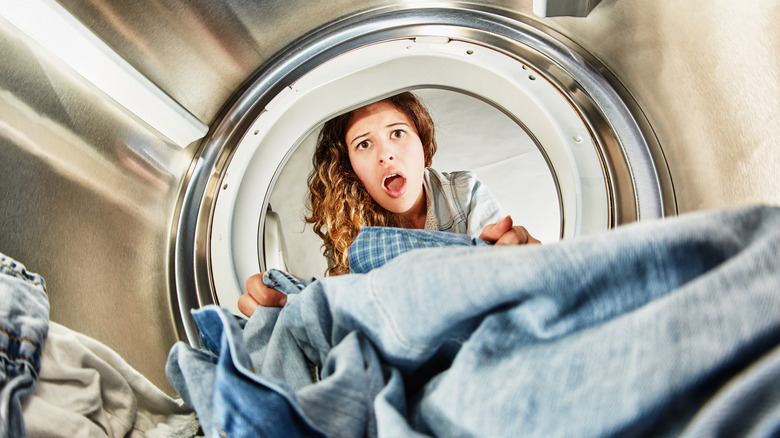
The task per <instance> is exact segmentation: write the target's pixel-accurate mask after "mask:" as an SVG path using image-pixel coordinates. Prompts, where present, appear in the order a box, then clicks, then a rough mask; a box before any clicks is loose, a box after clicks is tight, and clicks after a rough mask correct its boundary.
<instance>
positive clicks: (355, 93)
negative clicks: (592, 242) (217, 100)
mask: <svg viewBox="0 0 780 438" xmlns="http://www.w3.org/2000/svg"><path fill="white" fill-rule="evenodd" d="M521 18H522V17H505V16H502V15H497V14H494V13H490V12H484V11H476V10H471V9H453V8H447V9H436V8H427V9H409V10H401V11H398V10H394V11H389V12H388V11H375V12H371V13H367V14H366V15H364V16H356V17H351V18H349V19H346V20H344V21H343V22H340V23H337V24H335V25H333V26H331V27H329V28H327V29H323V30H321V31H319V32H317V33H315V34H313V35H311V36H309V37H307V38H304V40H303V41H302V42H301V43H299V44H298V45H296V46H295V47H292V48H291V49H290V50H288V51H285V53H283V54H281V55H280V56H279V58H277V59H276V60H275V61H274V62H272V63H270V64H269V65H268V66H266V67H264V68H263V69H261V71H260V72H259V74H258V77H257V78H256V79H255V80H254V81H253V82H251V83H250V84H249V85H248V87H247V88H246V90H245V91H244V92H243V93H242V94H241V95H240V96H238V98H237V99H236V101H235V103H234V104H233V106H232V107H231V108H230V109H229V110H228V111H227V112H226V114H225V116H224V118H223V119H222V120H221V121H220V122H219V123H218V124H216V125H215V126H214V127H212V134H211V137H209V138H208V139H207V140H206V141H205V143H204V145H203V148H202V154H201V155H200V157H199V160H198V162H197V163H196V166H195V168H194V170H193V175H192V178H191V180H190V182H189V185H188V187H187V189H186V190H185V193H184V196H183V200H182V214H181V216H180V218H179V222H178V224H177V228H176V234H177V236H176V243H175V248H174V249H175V253H174V260H175V263H174V269H175V280H176V285H175V286H176V292H177V300H176V301H177V302H178V303H179V305H180V310H181V317H182V321H181V322H182V324H183V326H184V330H185V331H186V334H187V336H188V337H189V339H190V342H191V343H192V342H197V338H196V336H195V333H196V328H195V327H194V324H192V323H191V321H190V317H189V309H190V308H193V307H198V306H201V305H203V304H207V303H218V304H220V305H222V306H225V307H227V308H229V309H231V310H232V311H233V312H234V313H236V314H238V311H237V307H236V302H237V299H238V297H239V296H240V294H241V293H243V292H242V290H243V283H244V281H245V280H246V278H248V277H249V276H251V275H253V274H255V273H257V272H260V271H262V270H264V269H266V268H267V267H269V266H271V267H274V266H275V267H288V266H292V264H293V262H291V261H290V259H289V257H290V254H289V251H288V250H284V251H283V250H282V248H285V247H286V246H287V245H286V243H288V241H290V240H291V239H292V238H291V237H290V236H291V234H290V233H291V232H296V231H297V232H300V231H301V228H298V229H297V230H287V228H295V227H293V226H289V227H288V225H287V223H286V222H285V221H286V220H288V219H289V218H288V219H285V218H283V217H282V216H285V215H289V214H292V215H295V213H294V212H293V213H289V214H288V212H283V211H282V209H281V205H280V204H284V203H285V202H284V201H285V200H286V198H287V197H288V196H296V197H298V199H296V200H295V201H294V203H298V205H299V206H300V207H301V208H302V207H303V202H304V199H303V197H300V194H299V195H288V194H282V193H283V191H281V192H278V193H277V191H276V190H275V189H274V188H275V187H276V186H280V185H284V186H285V187H287V186H288V185H289V187H292V185H290V182H289V178H290V174H292V175H294V178H297V179H298V180H305V178H306V176H307V175H308V167H307V170H304V171H301V170H300V169H301V167H300V166H298V167H294V165H293V164H294V163H300V162H302V161H303V162H306V161H309V159H308V157H307V155H309V156H310V152H306V148H307V147H309V146H307V145H308V144H310V143H311V141H312V137H313V136H316V133H317V131H318V129H319V127H320V126H321V124H322V123H323V122H324V121H326V120H328V119H330V118H331V117H333V116H335V115H337V114H340V113H343V112H346V111H349V110H351V109H354V108H357V107H360V106H362V105H364V104H366V103H369V102H372V101H375V100H378V99H381V98H383V97H387V96H390V95H392V94H396V93H398V92H400V91H405V90H413V91H415V92H416V93H418V95H419V96H420V97H422V98H423V100H424V101H425V102H426V104H427V105H428V106H429V109H431V110H432V113H433V116H434V118H436V117H437V116H436V106H437V105H438V104H437V103H436V102H437V101H440V100H441V101H446V100H447V99H450V100H452V101H457V102H459V104H461V105H463V106H464V108H470V109H469V110H467V111H475V109H474V108H480V109H482V110H487V111H488V112H490V113H492V114H493V115H496V114H497V115H499V117H498V118H496V119H495V120H502V122H500V123H503V125H505V126H509V127H511V129H513V130H514V131H512V132H509V133H504V134H501V135H506V136H510V137H511V136H514V137H515V138H520V139H521V140H520V141H519V143H523V144H525V145H526V147H527V150H530V151H533V153H527V154H525V156H523V154H520V156H519V157H509V156H506V157H500V156H499V155H500V153H499V152H498V151H499V148H495V149H491V148H490V145H489V144H484V143H491V142H492V141H493V140H487V139H485V141H483V142H482V143H483V144H479V145H473V149H474V150H475V151H478V154H479V155H481V156H483V157H491V158H492V159H493V160H494V161H495V162H500V163H502V165H504V166H505V167H508V168H509V169H510V170H512V169H514V170H516V171H515V172H512V171H506V172H503V173H504V174H506V175H513V176H522V175H528V174H533V173H536V174H538V175H539V179H538V181H537V183H535V184H529V183H528V182H517V181H511V182H493V181H490V175H485V174H482V172H481V173H480V174H479V176H480V177H481V178H483V179H485V180H487V181H486V182H487V183H488V186H489V187H490V188H491V189H492V190H493V191H494V192H495V191H499V192H500V191H502V190H503V189H504V186H505V185H506V187H507V188H508V192H509V193H510V194H509V195H508V196H510V197H511V193H512V191H513V190H514V189H517V190H516V191H517V192H521V191H522V189H523V188H527V187H528V186H532V187H534V189H533V190H537V191H538V194H539V195H540V197H541V198H543V199H544V200H543V201H538V202H534V206H530V207H527V208H525V209H522V208H521V209H519V210H521V211H514V209H513V208H512V207H508V208H509V209H510V211H511V213H512V214H513V215H517V217H516V219H518V220H517V221H518V222H519V223H523V224H524V225H530V224H532V223H533V222H538V223H544V226H543V227H541V226H540V227H539V228H538V230H537V229H534V228H531V230H532V233H534V234H535V235H538V236H539V237H541V238H542V240H543V241H544V242H548V243H549V242H552V241H555V240H558V239H561V238H563V239H566V238H570V237H574V236H578V235H582V234H588V233H593V232H599V231H603V230H606V229H609V228H611V227H613V226H615V225H617V224H620V223H624V222H630V221H634V220H639V219H644V218H653V217H660V216H663V215H664V213H665V212H667V211H672V210H673V204H672V203H670V197H669V196H667V195H668V193H669V191H670V190H671V184H670V183H669V182H668V181H667V180H666V179H665V173H664V172H663V170H664V169H665V164H664V163H662V164H663V167H662V168H661V169H662V171H661V172H659V170H658V167H656V161H657V159H656V158H657V157H662V155H660V149H658V148H657V145H655V143H654V137H653V135H652V131H648V128H647V125H646V123H645V122H644V121H643V120H642V119H638V118H637V117H636V116H635V113H636V111H634V112H632V110H631V105H632V103H631V102H630V101H626V100H624V97H625V96H627V94H626V93H622V92H621V90H620V89H619V88H616V87H617V85H616V84H614V83H613V82H611V81H609V80H607V78H605V77H604V76H603V75H602V73H600V71H603V69H601V68H600V67H597V66H594V64H593V63H592V62H591V61H589V60H587V59H586V58H585V57H584V56H583V55H580V54H579V52H578V51H577V50H579V48H576V47H573V45H567V44H570V43H567V44H564V42H562V41H561V40H560V39H557V38H552V37H551V36H550V35H548V34H545V33H544V32H542V31H540V30H539V29H537V28H536V27H533V26H531V25H530V24H529V23H526V22H523V21H520V20H521ZM573 48H576V49H577V50H573ZM637 114H641V113H637ZM443 117H444V120H445V121H444V122H442V121H441V120H438V122H439V123H440V124H443V125H446V124H447V122H446V117H447V116H446V115H445V116H443ZM461 124H462V122H461ZM439 128H442V129H443V128H444V126H440V127H439ZM461 128H463V126H461ZM441 132H442V133H445V132H446V129H443V130H442V131H441ZM474 132H478V131H476V130H475V131H474ZM477 135H478V136H479V134H477ZM475 142H476V143H480V142H479V140H475ZM446 143H447V142H446V141H445V140H444V139H441V140H440V150H439V152H437V156H436V157H435V158H434V167H438V168H439V170H445V171H446V170H456V168H452V169H449V168H442V166H444V167H448V166H447V165H442V164H440V163H439V162H437V161H435V160H436V159H437V158H441V159H443V160H445V161H446V160H447V159H448V158H447V154H446V153H442V151H444V150H446V147H447V146H446ZM491 154H495V155H491ZM456 155H458V154H456ZM513 160H519V161H524V160H527V162H528V163H535V167H534V170H533V171H529V170H528V169H522V166H519V165H516V164H514V163H513ZM288 163H289V165H290V166H291V167H290V169H297V170H288V171H285V169H286V166H287V165H288ZM452 165H453V166H456V167H460V166H461V164H460V163H457V162H454V163H452ZM457 170H469V168H468V167H467V168H465V169H463V168H461V169H457ZM301 173H303V175H301ZM488 173H490V172H488ZM304 184H305V183H304ZM520 184H522V185H523V186H525V187H514V185H520ZM304 194H305V188H304ZM280 198H281V199H280ZM287 200H288V199H287ZM514 200H517V199H514ZM502 202H504V203H506V204H512V203H513V199H508V200H503V199H502ZM535 206H538V209H536V210H535V209H534V207H535ZM670 206H671V207H670ZM293 209H294V208H293ZM269 212H270V213H269ZM280 213H283V215H282V216H280ZM534 213H539V214H538V215H535V214H534ZM298 214H300V213H298ZM297 220H298V221H300V216H299V217H298V218H297ZM299 223H300V224H301V227H302V221H301V222H299ZM280 224H281V225H280ZM280 228H281V230H282V231H278V230H279V229H280ZM307 231H308V232H309V233H310V234H311V235H312V236H314V234H313V232H312V231H311V230H310V229H308V230H307ZM314 239H316V240H315V242H317V243H315V245H314V247H313V248H312V249H310V250H306V251H307V252H308V253H307V256H309V257H313V258H317V257H322V256H321V255H320V254H321V251H320V250H319V242H318V238H316V236H314ZM312 251H316V252H315V255H312V254H311V252H312ZM295 257H296V262H297V261H298V260H299V259H298V257H299V255H296V256H295ZM323 270H324V269H323ZM291 272H292V271H291ZM292 273H293V274H299V273H297V272H292ZM309 274H312V272H306V273H300V274H299V275H309ZM313 274H315V275H316V272H314V273H313ZM320 274H321V272H320Z"/></svg>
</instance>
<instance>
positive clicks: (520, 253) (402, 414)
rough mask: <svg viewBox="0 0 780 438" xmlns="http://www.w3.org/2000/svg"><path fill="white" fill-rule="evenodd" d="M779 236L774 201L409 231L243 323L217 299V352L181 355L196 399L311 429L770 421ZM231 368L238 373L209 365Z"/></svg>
mask: <svg viewBox="0 0 780 438" xmlns="http://www.w3.org/2000/svg"><path fill="white" fill-rule="evenodd" d="M778 254H780V209H778V208H769V207H755V208H741V209H732V210H726V211H719V212H707V213H697V214H691V215H686V216H681V217H678V218H673V219H667V220H664V221H657V222H645V223H641V224H634V225H629V226H625V227H621V228H619V229H617V230H614V231H610V232H608V233H604V234H601V235H597V236H591V237H587V238H580V239H575V240H571V241H564V242H560V243H557V244H552V245H546V246H538V245H535V246H515V247H492V246H482V247H454V248H433V249H425V250H418V251H411V252H409V253H407V254H405V255H403V256H399V257H397V258H395V259H394V260H392V261H390V262H389V263H387V264H386V265H384V266H383V267H381V268H378V269H374V270H372V271H371V272H370V273H368V274H351V275H343V276H338V277H329V278H325V279H322V280H318V281H315V282H313V283H311V284H310V285H309V286H308V287H306V288H305V289H304V290H303V291H301V292H300V293H297V294H294V295H291V296H290V297H289V298H288V302H287V305H286V307H285V308H284V309H282V310H281V311H280V310H278V309H263V308H261V309H258V311H257V312H256V313H255V315H253V317H252V318H250V319H249V321H248V322H247V323H246V326H245V328H244V329H243V331H242V330H240V329H239V328H238V325H237V324H235V319H234V318H233V317H231V316H230V315H229V314H228V313H227V312H226V311H225V310H223V309H219V308H216V307H209V308H205V309H203V310H200V311H198V315H201V316H200V317H199V318H198V323H199V326H200V328H201V330H205V331H207V332H213V333H218V332H219V333H221V338H220V339H216V338H214V339H212V341H211V347H210V348H212V349H214V348H216V347H217V345H218V346H219V351H218V353H219V358H217V357H216V356H213V355H210V356H208V355H207V353H204V352H198V351H196V350H191V349H189V347H186V346H183V345H180V346H177V347H176V348H175V349H174V350H173V351H172V355H171V357H170V358H169V364H168V365H169V375H171V374H173V378H172V379H171V383H172V384H173V385H174V387H175V388H176V389H177V390H178V391H179V392H180V394H182V396H184V397H185V400H193V402H194V403H197V402H198V400H216V399H218V400H220V401H221V402H223V403H224V402H225V401H224V400H232V401H233V403H234V404H233V405H232V406H234V407H233V408H231V409H232V410H230V411H227V412H223V413H221V414H219V415H217V417H218V418H220V420H219V421H222V422H224V421H227V420H226V419H225V418H222V417H221V416H222V415H227V416H228V417H229V418H233V417H231V416H235V421H236V422H237V423H238V422H239V421H243V418H244V416H245V415H251V414H252V413H254V414H256V415H257V416H259V417H266V418H276V417H277V416H279V417H280V418H284V419H286V420H285V421H287V420H289V422H292V424H294V425H295V427H296V428H299V429H296V431H304V432H296V431H293V432H294V433H300V434H303V433H308V432H310V431H311V429H313V428H316V429H317V430H320V431H322V432H324V433H325V434H327V435H328V436H491V437H492V436H543V437H556V436H562V437H569V436H578V437H589V436H605V435H613V436H614V435H622V436H665V435H666V436H668V435H673V436H679V435H683V436H712V435H718V434H724V435H729V436H733V435H738V436H744V435H748V434H755V435H756V436H773V435H776V434H777V433H778V432H780V427H779V425H780V380H778V379H777V376H778V375H780V352H778V342H779V341H780V293H778V291H780V258H779V257H778V256H777V255H778ZM206 315H208V316H206ZM217 341H219V342H217ZM185 350H186V351H188V353H187V354H184V351H185ZM195 354H200V355H204V356H203V357H207V358H208V360H206V359H203V358H200V359H197V361H192V357H191V356H192V355H195ZM223 356H229V357H230V358H235V357H241V364H242V365H241V367H236V366H235V365H231V364H234V363H235V362H236V360H235V359H232V360H230V361H225V360H223V359H222V357H223ZM226 362H229V363H226ZM228 365H229V366H228ZM311 365H314V366H315V368H314V369H316V370H317V371H318V374H317V375H315V376H313V375H311V369H312V367H311ZM190 368H191V369H192V370H193V371H191V372H190V371H186V370H188V369H190ZM171 370H184V371H179V372H178V374H177V373H171V372H170V371H171ZM237 371H239V372H240V373H239V372H237ZM222 374H233V375H234V376H236V378H235V379H233V380H230V383H229V385H222V384H219V383H216V384H212V382H215V381H216V377H215V376H220V375H222ZM258 391H259V392H261V393H263V394H267V393H269V392H275V393H276V394H277V397H278V398H280V399H282V400H283V401H284V403H276V402H275V403H269V404H267V405H266V404H265V402H264V401H262V399H258V400H261V401H255V400H254V399H252V397H253V394H255V392H258ZM185 394H186V396H185ZM249 400H251V403H250V401H249ZM244 403H250V407H246V406H243V404H244ZM195 409H196V411H197V412H198V415H199V416H200V418H201V420H202V421H204V422H208V421H209V418H211V416H210V415H211V412H210V411H208V410H203V409H199V408H198V406H197V404H196V405H195ZM744 414H747V415H744ZM743 415H744V416H743ZM289 422H285V423H284V425H285V426H289ZM288 432H289V430H281V431H274V433H275V434H279V433H288ZM291 436H295V435H294V434H293V435H291Z"/></svg>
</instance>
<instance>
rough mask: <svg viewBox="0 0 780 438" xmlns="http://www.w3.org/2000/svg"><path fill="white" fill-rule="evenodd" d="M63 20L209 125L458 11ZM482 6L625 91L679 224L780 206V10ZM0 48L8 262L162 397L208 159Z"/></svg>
mask: <svg viewBox="0 0 780 438" xmlns="http://www.w3.org/2000/svg"><path fill="white" fill-rule="evenodd" d="M61 3H62V4H63V5H64V6H65V7H66V8H68V9H69V10H71V11H72V12H73V13H74V14H75V15H76V16H77V17H78V18H79V19H81V20H82V21H83V22H84V23H85V24H86V25H87V26H88V27H90V28H91V29H93V30H94V31H95V32H96V33H97V34H98V35H99V36H101V37H102V38H103V39H104V40H105V41H106V42H107V43H108V44H109V45H110V46H112V47H113V48H114V49H115V50H116V51H117V52H118V53H119V54H120V55H121V56H122V57H124V58H125V59H126V60H128V61H129V62H130V63H131V64H132V65H133V66H135V67H136V68H137V69H138V70H139V71H140V72H142V73H143V74H144V75H146V76H147V77H148V78H149V79H151V80H152V81H153V82H155V83H156V84H157V85H158V86H160V87H161V88H162V89H163V90H164V91H165V92H167V93H168V94H169V95H171V96H172V97H173V98H174V99H175V100H177V101H178V102H179V103H181V104H182V105H183V106H184V107H186V108H187V109H188V110H189V111H190V112H191V113H193V114H194V115H196V116H197V117H198V118H200V120H201V121H203V122H205V123H206V124H212V123H213V122H214V121H215V120H218V119H219V116H220V114H221V113H222V112H223V111H224V110H226V109H228V108H231V107H233V106H234V105H241V104H243V103H242V102H234V101H232V100H231V99H232V96H240V95H241V94H242V93H241V91H242V87H243V86H244V84H245V83H246V81H247V80H248V79H249V78H251V77H252V75H253V73H254V72H255V71H257V70H258V69H259V68H260V67H261V66H262V65H264V64H268V63H270V62H272V60H274V59H276V60H277V61H278V60H281V59H283V58H284V55H283V54H282V55H283V56H282V58H274V56H276V54H278V53H280V51H281V50H282V49H283V48H285V47H287V46H289V45H290V44H292V43H293V42H295V41H297V40H299V39H300V38H302V37H304V36H305V35H307V34H310V33H312V32H314V31H316V30H317V29H320V28H322V27H323V26H324V25H325V24H327V23H332V22H334V21H336V20H339V19H340V18H342V17H348V16H352V15H354V14H357V13H359V12H365V11H370V10H374V9H376V8H379V7H391V8H392V7H403V8H409V7H420V8H426V7H430V6H434V5H435V6H439V7H448V6H449V4H446V3H438V2H436V3H434V2H414V1H412V2H407V1H404V2H392V1H368V2H354V1H333V2H317V3H313V2H303V1H298V0H292V1H291V0H285V1H264V2H244V1H239V0H227V1H222V2H213V1H206V0H196V1H189V2H186V3H183V2H175V1H163V0H157V1H149V2H143V3H137V2H124V1H119V0H91V1H75V0H63V1H61ZM472 4H478V5H481V6H484V7H490V8H495V10H496V12H500V11H503V12H501V14H505V15H507V16H515V15H519V16H521V17H522V19H523V20H526V21H529V22H534V23H539V25H540V26H541V27H542V28H545V27H546V28H548V29H549V33H550V34H551V35H555V34H558V33H560V34H561V35H563V36H565V37H567V38H568V39H570V40H572V41H574V42H576V43H577V44H579V45H580V46H581V47H582V48H583V49H584V51H585V52H589V53H590V54H592V55H593V56H594V57H595V58H596V59H597V60H599V61H600V63H599V64H601V65H603V66H604V69H605V75H606V76H608V77H614V80H616V81H620V82H621V83H622V84H623V85H624V88H625V90H627V93H629V94H630V95H631V96H632V97H633V100H635V101H636V102H637V103H638V108H637V109H638V110H641V112H642V114H644V115H645V117H646V119H647V121H648V122H649V126H651V127H652V132H654V133H655V135H656V137H657V140H658V144H659V145H660V147H661V148H660V151H661V152H662V154H663V156H665V158H666V162H667V163H668V176H669V177H670V179H671V181H673V183H674V197H675V199H676V206H677V209H678V210H679V211H680V212H687V211H694V210H702V209H709V208H717V207H725V206H732V205H738V204H745V203H756V202H761V203H770V204H780V182H779V180H778V178H777V176H776V169H778V168H780V148H778V147H777V146H776V140H777V138H780V119H779V118H778V114H780V99H778V96H780V7H779V6H778V4H777V2H776V1H775V0H753V1H751V2H734V1H731V0H711V1H707V2H679V1H675V0H640V1H624V0H602V1H601V2H600V3H599V4H598V6H596V7H595V8H594V9H593V11H592V12H591V13H590V14H589V15H588V17H587V18H549V19H541V18H538V17H535V16H534V15H533V14H532V12H531V6H532V5H531V0H524V1H478V2H472ZM394 5H395V6H394ZM0 35H1V37H0V59H2V60H3V61H2V63H0V170H2V173H0V175H2V176H0V193H2V194H1V195H0V196H2V202H1V203H0V227H1V229H2V233H1V234H0V251H2V252H4V253H6V254H8V255H10V256H13V257H16V258H18V259H19V260H20V261H22V262H23V263H25V264H26V265H27V266H28V267H29V268H30V269H31V270H34V271H37V272H40V273H41V274H43V275H44V277H45V278H46V280H47V282H48V286H49V294H50V298H51V303H52V314H51V315H52V319H53V320H55V321H57V322H60V323H62V324H64V325H66V326H69V327H71V328H73V329H75V330H79V331H82V332H83V333H86V334H88V335H90V336H93V337H95V338H97V339H99V340H101V341H103V342H105V343H106V344H108V345H109V346H110V347H112V348H114V349H116V350H117V351H118V352H119V353H120V354H121V355H123V356H124V357H125V358H126V359H127V360H128V361H129V362H130V364H131V365H133V366H135V367H136V368H138V369H139V370H140V371H141V372H143V373H144V374H146V375H147V376H149V377H150V378H151V379H152V381H153V382H155V383H157V384H158V385H160V386H161V387H163V388H168V384H167V381H166V379H165V377H164V373H163V366H164V362H165V357H166V355H167V351H168V349H169V347H170V345H171V344H172V343H173V342H174V341H175V340H177V339H178V336H177V332H176V330H177V329H176V322H175V320H174V318H173V316H172V315H173V309H174V308H175V307H176V304H175V303H172V302H171V300H170V296H171V294H172V293H173V292H172V290H173V288H172V287H171V284H173V283H175V279H174V278H173V274H170V273H169V271H168V268H169V264H170V262H172V261H173V260H171V258H172V254H173V249H172V247H171V246H170V245H169V243H171V236H172V229H174V227H175V226H176V225H177V224H178V222H177V220H178V216H177V211H178V206H179V205H180V204H181V203H182V202H184V201H183V200H182V199H180V193H181V192H182V190H181V189H182V187H183V186H184V185H185V183H187V182H188V181H189V175H192V174H193V173H194V172H195V170H196V169H197V167H198V166H200V165H202V162H192V158H193V157H195V156H197V155H198V145H191V146H190V147H189V148H187V149H184V150H181V149H178V148H177V147H175V146H173V145H170V144H167V143H165V142H163V141H161V140H159V139H158V138H157V137H156V136H155V135H153V134H151V133H149V132H147V131H146V130H145V128H143V126H141V125H140V124H138V123H137V122H136V121H134V120H132V119H130V118H129V117H127V116H126V115H124V113H122V112H120V111H117V110H116V109H115V108H113V107H112V106H111V105H109V104H107V103H106V102H105V100H104V99H103V98H102V96H100V94H98V93H96V91H95V90H93V89H90V88H89V87H87V86H85V85H84V84H83V83H82V82H80V81H78V80H76V79H74V78H73V76H72V75H71V74H70V73H69V72H68V70H67V68H65V67H63V66H62V65H59V64H57V63H54V62H52V61H51V60H50V59H49V58H48V57H47V56H45V55H43V54H41V52H39V51H37V50H36V49H35V48H31V47H30V46H29V45H28V44H26V43H25V42H24V41H23V40H20V39H19V38H18V37H17V36H16V33H15V32H14V30H13V29H11V28H9V27H8V26H7V25H6V24H5V23H4V22H2V21H0ZM216 129H218V127H217V128H216ZM219 135H220V132H218V131H213V132H212V136H219ZM654 153H656V154H659V153H660V152H658V151H656V152H654ZM658 158H661V157H658ZM211 183H213V182H204V184H211ZM204 191H208V190H206V189H205V188H204ZM189 224H190V225H188V226H195V224H194V223H193V222H189ZM184 244H185V245H190V243H184ZM202 268H203V266H195V267H194V269H196V270H197V269H202Z"/></svg>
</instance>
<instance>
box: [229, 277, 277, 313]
mask: <svg viewBox="0 0 780 438" xmlns="http://www.w3.org/2000/svg"><path fill="white" fill-rule="evenodd" d="M285 304H287V295H285V294H283V293H281V292H279V291H278V290H276V289H272V288H270V287H268V286H266V285H265V283H263V273H262V272H261V273H259V274H255V275H253V276H251V277H249V278H248V279H247V280H246V293H245V294H244V295H241V297H239V298H238V310H240V311H241V313H243V314H244V315H246V316H247V317H249V316H252V314H253V313H255V309H257V306H263V307H284V305H285Z"/></svg>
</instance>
